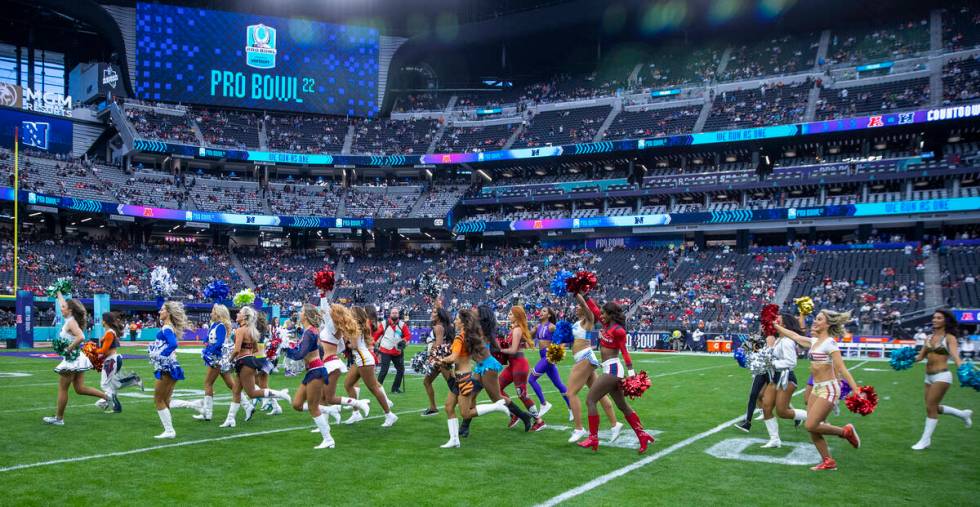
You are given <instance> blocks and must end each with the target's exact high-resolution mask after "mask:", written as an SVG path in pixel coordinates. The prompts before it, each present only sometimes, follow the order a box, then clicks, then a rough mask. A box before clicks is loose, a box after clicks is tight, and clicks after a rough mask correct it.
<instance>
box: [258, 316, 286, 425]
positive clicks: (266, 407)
mask: <svg viewBox="0 0 980 507" xmlns="http://www.w3.org/2000/svg"><path fill="white" fill-rule="evenodd" d="M255 317H256V319H255V328H256V329H257V330H258V331H259V336H260V337H261V338H260V340H259V341H260V343H262V344H263V345H264V346H266V347H268V345H267V344H268V343H269V342H270V341H271V335H272V326H270V325H269V320H268V318H267V317H266V315H265V312H255ZM259 363H260V364H261V365H262V368H261V369H259V370H256V372H255V385H257V386H258V387H259V389H268V388H269V375H270V374H271V373H272V370H274V369H275V368H276V365H275V364H274V363H273V362H272V361H271V360H270V359H269V354H268V350H266V351H263V352H262V354H261V355H260V357H259ZM251 402H252V407H253V408H254V407H256V406H258V404H259V403H260V402H261V403H262V410H263V411H267V412H268V413H269V415H280V414H282V407H280V406H279V400H277V399H275V398H261V399H254V400H251Z"/></svg>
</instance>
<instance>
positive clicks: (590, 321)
mask: <svg viewBox="0 0 980 507" xmlns="http://www.w3.org/2000/svg"><path fill="white" fill-rule="evenodd" d="M575 299H576V300H577V301H578V305H579V306H580V307H582V309H583V310H586V311H585V312H583V313H584V314H585V318H583V319H582V320H584V321H585V324H587V325H588V326H589V328H590V329H591V328H592V327H593V326H595V315H594V314H593V313H592V309H591V308H589V302H588V301H586V300H585V297H584V296H582V295H581V294H575Z"/></svg>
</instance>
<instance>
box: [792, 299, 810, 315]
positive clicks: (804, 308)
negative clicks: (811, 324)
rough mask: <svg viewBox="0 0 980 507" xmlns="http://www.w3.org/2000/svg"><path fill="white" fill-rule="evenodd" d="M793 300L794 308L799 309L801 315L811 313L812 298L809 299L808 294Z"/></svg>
mask: <svg viewBox="0 0 980 507" xmlns="http://www.w3.org/2000/svg"><path fill="white" fill-rule="evenodd" d="M793 302H794V303H796V309H797V310H799V311H800V315H801V316H803V317H806V316H807V315H810V314H811V313H813V300H812V299H810V296H803V297H801V298H796V299H794V300H793Z"/></svg>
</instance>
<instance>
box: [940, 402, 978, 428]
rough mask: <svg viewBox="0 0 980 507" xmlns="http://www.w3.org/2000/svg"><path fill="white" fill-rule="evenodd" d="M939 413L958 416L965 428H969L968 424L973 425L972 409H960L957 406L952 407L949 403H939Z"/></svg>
mask: <svg viewBox="0 0 980 507" xmlns="http://www.w3.org/2000/svg"><path fill="white" fill-rule="evenodd" d="M939 413H940V414H949V415H952V416H956V417H959V418H960V419H962V420H963V423H964V424H966V427H967V428H969V427H970V426H973V411H972V410H960V409H958V408H953V407H951V406H949V405H939Z"/></svg>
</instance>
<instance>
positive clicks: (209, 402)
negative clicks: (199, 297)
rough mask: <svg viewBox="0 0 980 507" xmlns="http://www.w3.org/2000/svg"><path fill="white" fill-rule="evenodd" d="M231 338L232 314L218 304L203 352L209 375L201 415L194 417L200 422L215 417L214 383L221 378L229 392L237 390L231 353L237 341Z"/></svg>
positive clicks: (206, 375)
mask: <svg viewBox="0 0 980 507" xmlns="http://www.w3.org/2000/svg"><path fill="white" fill-rule="evenodd" d="M230 336H231V314H229V313H228V307H227V306H225V305H222V304H216V305H214V306H213V307H212V308H211V327H210V328H208V343H207V345H205V346H204V350H202V351H201V357H202V358H203V359H204V365H205V366H206V367H207V373H206V374H205V376H204V402H203V405H202V406H201V410H200V413H199V414H197V415H195V416H194V419H197V420H199V421H210V420H211V417H212V415H214V381H215V380H217V379H218V377H221V380H223V381H224V383H225V385H226V386H228V390H230V391H234V390H235V377H234V376H232V374H231V373H232V370H233V369H234V365H232V363H231V353H232V351H233V350H234V348H235V341H234V340H232V339H230V338H229V337H230Z"/></svg>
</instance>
